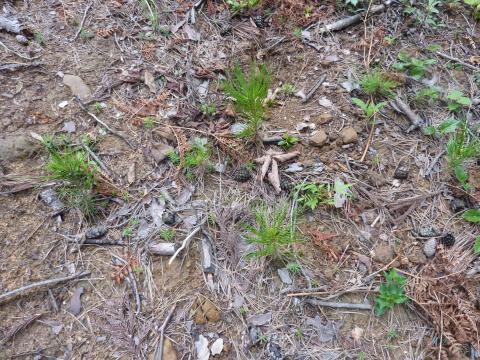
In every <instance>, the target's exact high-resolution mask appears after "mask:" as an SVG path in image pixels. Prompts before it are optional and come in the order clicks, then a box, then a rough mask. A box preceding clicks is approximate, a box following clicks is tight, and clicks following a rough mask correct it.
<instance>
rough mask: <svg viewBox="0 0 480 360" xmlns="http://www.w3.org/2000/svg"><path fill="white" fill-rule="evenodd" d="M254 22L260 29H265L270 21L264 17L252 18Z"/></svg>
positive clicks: (256, 16)
mask: <svg viewBox="0 0 480 360" xmlns="http://www.w3.org/2000/svg"><path fill="white" fill-rule="evenodd" d="M252 20H253V22H254V23H255V25H257V27H258V28H259V29H265V28H266V27H267V26H268V20H267V19H265V18H264V17H263V16H262V15H255V16H252Z"/></svg>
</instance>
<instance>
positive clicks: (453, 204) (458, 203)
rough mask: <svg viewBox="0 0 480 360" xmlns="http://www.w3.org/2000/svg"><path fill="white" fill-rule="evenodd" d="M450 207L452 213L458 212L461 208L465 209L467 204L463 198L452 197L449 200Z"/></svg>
mask: <svg viewBox="0 0 480 360" xmlns="http://www.w3.org/2000/svg"><path fill="white" fill-rule="evenodd" d="M450 208H451V209H452V211H453V212H454V213H458V212H460V211H462V210H465V209H466V208H467V204H466V203H465V200H463V199H459V198H453V199H452V201H450Z"/></svg>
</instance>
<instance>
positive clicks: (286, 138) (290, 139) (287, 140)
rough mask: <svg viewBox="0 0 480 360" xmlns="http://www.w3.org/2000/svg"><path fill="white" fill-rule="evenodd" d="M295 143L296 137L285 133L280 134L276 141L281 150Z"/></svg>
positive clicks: (296, 141)
mask: <svg viewBox="0 0 480 360" xmlns="http://www.w3.org/2000/svg"><path fill="white" fill-rule="evenodd" d="M296 143H298V138H296V137H295V136H291V135H289V134H288V133H285V134H283V136H282V140H280V141H279V142H278V146H280V147H282V149H283V150H288V149H290V148H291V147H292V146H293V145H295V144H296Z"/></svg>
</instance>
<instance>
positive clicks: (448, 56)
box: [435, 51, 480, 71]
mask: <svg viewBox="0 0 480 360" xmlns="http://www.w3.org/2000/svg"><path fill="white" fill-rule="evenodd" d="M435 54H437V55H438V56H441V57H443V58H445V59H448V60H451V61H455V62H457V63H459V64H460V65H462V66H465V67H467V68H469V69H472V70H473V71H480V67H477V66H474V65H471V64H469V63H466V62H465V61H462V60H460V59H458V58H455V57H453V56H450V55H448V54H444V53H442V52H440V51H437V52H436V53H435Z"/></svg>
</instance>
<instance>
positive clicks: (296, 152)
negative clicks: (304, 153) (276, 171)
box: [273, 151, 300, 163]
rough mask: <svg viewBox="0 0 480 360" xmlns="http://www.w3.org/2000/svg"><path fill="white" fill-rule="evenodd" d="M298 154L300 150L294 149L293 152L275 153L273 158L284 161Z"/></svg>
mask: <svg viewBox="0 0 480 360" xmlns="http://www.w3.org/2000/svg"><path fill="white" fill-rule="evenodd" d="M298 155H300V151H293V152H290V153H286V154H280V155H275V156H274V157H273V158H274V159H275V160H277V161H278V162H281V163H282V162H285V161H288V160H291V159H293V158H295V157H297V156H298Z"/></svg>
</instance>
